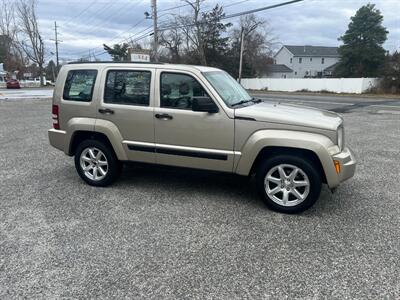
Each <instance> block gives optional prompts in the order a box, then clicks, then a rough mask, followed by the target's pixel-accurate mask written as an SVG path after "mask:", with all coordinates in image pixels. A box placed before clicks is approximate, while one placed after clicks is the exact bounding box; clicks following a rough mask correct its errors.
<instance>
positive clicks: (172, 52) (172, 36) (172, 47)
mask: <svg viewBox="0 0 400 300" xmlns="http://www.w3.org/2000/svg"><path fill="white" fill-rule="evenodd" d="M170 24H171V26H172V28H171V29H170V30H168V31H162V32H161V36H160V44H161V45H162V46H164V47H165V48H167V49H168V52H169V56H170V60H171V62H174V63H180V62H181V53H180V52H181V51H180V47H181V45H182V43H183V37H182V33H181V30H180V28H179V24H178V22H176V21H172V22H171V23H170Z"/></svg>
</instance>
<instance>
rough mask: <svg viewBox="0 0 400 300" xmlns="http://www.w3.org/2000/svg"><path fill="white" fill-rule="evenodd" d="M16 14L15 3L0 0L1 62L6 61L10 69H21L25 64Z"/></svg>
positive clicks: (7, 67) (6, 65) (5, 66)
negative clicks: (18, 37)
mask: <svg viewBox="0 0 400 300" xmlns="http://www.w3.org/2000/svg"><path fill="white" fill-rule="evenodd" d="M15 16H16V11H15V3H13V2H11V1H7V0H0V62H4V68H5V70H8V71H15V70H20V69H21V68H23V66H24V57H23V53H22V51H21V49H20V48H19V47H18V43H17V33H18V28H17V24H16V20H15Z"/></svg>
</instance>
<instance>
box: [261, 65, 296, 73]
mask: <svg viewBox="0 0 400 300" xmlns="http://www.w3.org/2000/svg"><path fill="white" fill-rule="evenodd" d="M266 71H267V73H291V72H293V70H292V69H291V68H289V67H288V66H286V65H280V64H273V65H272V64H271V65H267V66H266Z"/></svg>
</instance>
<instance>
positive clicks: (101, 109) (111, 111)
mask: <svg viewBox="0 0 400 300" xmlns="http://www.w3.org/2000/svg"><path fill="white" fill-rule="evenodd" d="M99 113H101V114H109V115H112V114H114V111H113V110H112V109H109V108H99Z"/></svg>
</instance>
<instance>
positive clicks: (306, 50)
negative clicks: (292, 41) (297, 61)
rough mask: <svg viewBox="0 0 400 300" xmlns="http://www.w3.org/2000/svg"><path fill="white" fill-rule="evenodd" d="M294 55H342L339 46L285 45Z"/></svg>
mask: <svg viewBox="0 0 400 300" xmlns="http://www.w3.org/2000/svg"><path fill="white" fill-rule="evenodd" d="M283 47H285V48H286V49H288V50H289V51H290V52H291V53H292V54H293V55H294V56H318V57H319V56H334V57H338V56H340V55H339V54H338V51H337V50H338V47H324V46H307V45H304V46H291V45H283Z"/></svg>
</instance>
